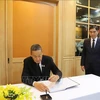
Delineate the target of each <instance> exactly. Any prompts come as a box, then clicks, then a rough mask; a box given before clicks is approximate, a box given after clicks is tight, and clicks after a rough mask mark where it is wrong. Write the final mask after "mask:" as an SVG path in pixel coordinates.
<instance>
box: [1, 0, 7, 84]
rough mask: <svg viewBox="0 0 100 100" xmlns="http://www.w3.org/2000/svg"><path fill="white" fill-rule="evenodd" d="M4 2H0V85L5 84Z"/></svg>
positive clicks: (2, 0)
mask: <svg viewBox="0 0 100 100" xmlns="http://www.w3.org/2000/svg"><path fill="white" fill-rule="evenodd" d="M5 8H6V5H5V1H4V0H1V1H0V84H6V82H7V78H6V26H5V20H6V17H5V10H6V9H5Z"/></svg>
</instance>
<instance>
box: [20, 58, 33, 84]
mask: <svg viewBox="0 0 100 100" xmlns="http://www.w3.org/2000/svg"><path fill="white" fill-rule="evenodd" d="M21 80H22V82H23V83H25V84H28V85H31V86H32V84H33V82H34V79H33V78H32V76H31V75H30V71H29V64H28V62H27V60H24V64H23V71H22V77H21Z"/></svg>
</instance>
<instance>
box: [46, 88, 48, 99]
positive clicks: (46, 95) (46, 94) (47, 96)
mask: <svg viewBox="0 0 100 100" xmlns="http://www.w3.org/2000/svg"><path fill="white" fill-rule="evenodd" d="M46 99H48V96H47V90H46Z"/></svg>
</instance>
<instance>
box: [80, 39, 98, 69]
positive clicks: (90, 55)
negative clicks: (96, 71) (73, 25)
mask: <svg viewBox="0 0 100 100" xmlns="http://www.w3.org/2000/svg"><path fill="white" fill-rule="evenodd" d="M89 64H94V65H95V67H96V65H99V66H100V39H99V38H98V39H97V42H96V45H95V48H94V49H92V48H91V39H86V40H85V41H84V44H83V52H82V57H81V66H85V68H86V67H88V65H89ZM99 68H100V67H99Z"/></svg>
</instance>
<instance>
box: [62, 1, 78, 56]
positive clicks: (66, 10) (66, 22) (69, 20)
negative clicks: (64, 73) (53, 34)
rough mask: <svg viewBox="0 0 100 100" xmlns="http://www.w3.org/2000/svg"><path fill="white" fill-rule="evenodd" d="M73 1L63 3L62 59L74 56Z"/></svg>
mask: <svg viewBox="0 0 100 100" xmlns="http://www.w3.org/2000/svg"><path fill="white" fill-rule="evenodd" d="M75 16H76V12H75V0H64V1H63V33H62V38H63V39H62V40H63V42H62V50H63V51H62V53H63V57H66V56H74V55H75V22H76V19H75Z"/></svg>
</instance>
